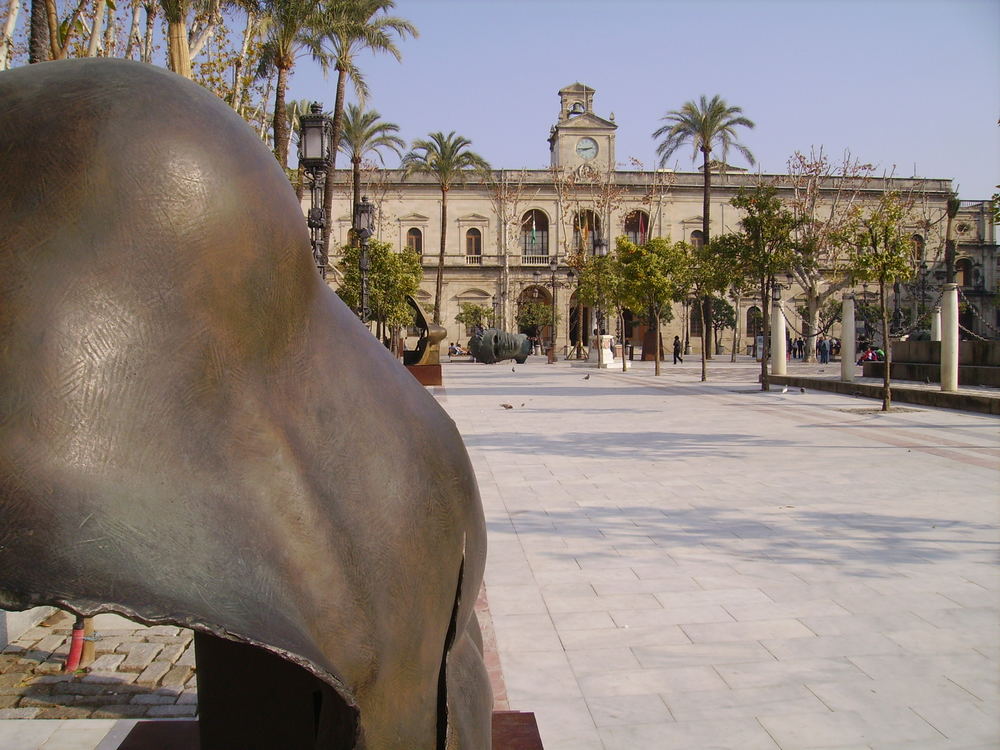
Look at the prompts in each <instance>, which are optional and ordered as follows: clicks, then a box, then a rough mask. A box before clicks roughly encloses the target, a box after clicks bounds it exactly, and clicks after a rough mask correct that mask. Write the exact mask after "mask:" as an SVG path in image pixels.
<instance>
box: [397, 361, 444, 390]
mask: <svg viewBox="0 0 1000 750" xmlns="http://www.w3.org/2000/svg"><path fill="white" fill-rule="evenodd" d="M406 369H407V370H409V371H410V374H411V375H413V377H415V378H416V379H417V381H418V382H419V383H420V385H444V379H443V378H442V376H441V365H406Z"/></svg>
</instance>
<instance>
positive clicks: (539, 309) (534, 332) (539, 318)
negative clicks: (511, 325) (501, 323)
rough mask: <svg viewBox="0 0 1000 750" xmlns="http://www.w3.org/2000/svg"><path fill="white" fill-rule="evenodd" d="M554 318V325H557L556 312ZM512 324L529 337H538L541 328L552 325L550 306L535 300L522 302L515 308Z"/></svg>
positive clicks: (557, 317)
mask: <svg viewBox="0 0 1000 750" xmlns="http://www.w3.org/2000/svg"><path fill="white" fill-rule="evenodd" d="M555 318H556V320H555V322H556V325H559V320H560V317H559V313H558V312H556V314H555ZM514 322H515V323H517V327H518V328H519V329H522V330H524V331H525V332H527V334H528V335H529V336H538V335H539V332H540V331H541V330H542V328H544V327H545V326H550V325H552V305H550V304H547V303H545V302H538V301H535V300H524V301H522V302H521V303H520V304H519V305H518V306H517V315H515V316H514Z"/></svg>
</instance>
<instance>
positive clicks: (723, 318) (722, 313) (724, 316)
mask: <svg viewBox="0 0 1000 750" xmlns="http://www.w3.org/2000/svg"><path fill="white" fill-rule="evenodd" d="M712 328H713V329H714V331H715V340H716V341H718V340H719V334H721V333H722V332H723V331H724V330H726V329H727V328H732V329H735V328H736V310H734V309H733V306H732V305H730V304H729V303H728V302H727V301H726V300H725V299H723V298H722V297H713V298H712Z"/></svg>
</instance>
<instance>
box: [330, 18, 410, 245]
mask: <svg viewBox="0 0 1000 750" xmlns="http://www.w3.org/2000/svg"><path fill="white" fill-rule="evenodd" d="M394 7H396V3H395V0H330V2H329V4H328V5H327V8H326V11H325V13H324V19H323V24H322V28H323V29H324V33H325V39H326V41H327V42H328V43H329V46H330V54H331V56H332V58H333V60H334V67H335V68H336V70H337V95H336V98H335V100H334V105H333V143H336V144H339V143H340V138H341V136H340V134H341V132H342V131H343V119H344V91H345V89H346V87H347V79H348V78H349V79H350V80H351V84H352V85H353V86H354V91H355V93H356V94H357V95H358V99H359V100H360V101H361V103H362V104H363V103H364V100H365V99H366V98H367V96H368V86H367V85H366V84H365V79H364V76H362V75H361V70H360V69H359V68H358V66H357V65H355V64H354V55H355V54H357V53H358V52H360V51H361V50H365V49H367V50H371V51H372V52H388V53H389V54H390V55H392V56H393V57H395V58H396V60H400V59H402V55H401V54H400V52H399V49H398V48H397V47H396V44H395V42H394V41H393V37H394V36H398V37H399V38H400V39H402V38H404V37H406V36H407V35H410V36H413V37H416V36H417V35H418V34H417V29H416V27H415V26H414V25H413V24H412V23H410V22H409V21H407V20H405V19H403V18H397V17H396V16H389V15H384V14H385V13H387V12H388V11H390V10H392V9H393V8H394ZM336 161H337V152H336V149H335V150H334V152H333V153H332V154H331V158H330V165H329V167H328V168H327V172H326V184H325V186H324V188H323V212H324V214H325V215H326V216H331V215H332V214H333V178H334V170H335V169H336ZM352 211H353V207H352ZM323 252H324V254H328V253H329V252H330V231H329V227H328V228H327V229H326V230H324V237H323Z"/></svg>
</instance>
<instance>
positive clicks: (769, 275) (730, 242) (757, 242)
mask: <svg viewBox="0 0 1000 750" xmlns="http://www.w3.org/2000/svg"><path fill="white" fill-rule="evenodd" d="M730 203H731V204H732V205H733V206H735V207H736V208H739V209H741V210H742V211H743V212H744V216H743V218H742V219H740V227H741V228H742V231H741V232H738V233H731V234H727V235H723V236H722V237H720V238H719V242H718V243H716V244H715V247H716V250H717V252H718V253H719V254H720V255H725V256H727V257H729V258H731V262H732V265H733V268H734V269H738V270H739V272H740V273H741V274H742V275H743V276H744V277H746V278H747V279H750V280H752V281H753V283H754V286H756V288H757V294H758V295H759V296H760V301H761V308H762V321H761V323H762V331H763V334H764V351H763V352H762V353H761V360H760V387H761V390H763V391H767V390H770V383H769V382H768V369H767V359H768V353H769V349H770V326H771V316H770V313H769V308H770V303H771V296H772V294H773V292H774V289H775V276H777V275H779V274H785V273H789V270H790V269H791V267H792V263H793V262H794V261H795V243H794V242H793V239H792V233H793V231H794V230H795V228H796V226H798V223H799V221H800V219H798V218H796V217H795V215H794V214H792V212H791V211H789V210H788V209H787V208H785V206H784V205H783V204H782V202H781V199H780V198H778V191H777V189H776V188H774V186H772V185H757V187H755V188H753V189H751V190H740V191H739V192H738V193H737V194H736V197H735V198H733V199H732V200H731V201H730Z"/></svg>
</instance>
